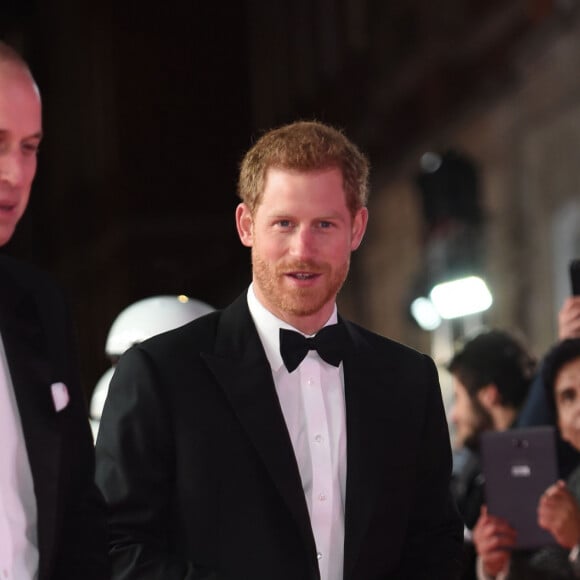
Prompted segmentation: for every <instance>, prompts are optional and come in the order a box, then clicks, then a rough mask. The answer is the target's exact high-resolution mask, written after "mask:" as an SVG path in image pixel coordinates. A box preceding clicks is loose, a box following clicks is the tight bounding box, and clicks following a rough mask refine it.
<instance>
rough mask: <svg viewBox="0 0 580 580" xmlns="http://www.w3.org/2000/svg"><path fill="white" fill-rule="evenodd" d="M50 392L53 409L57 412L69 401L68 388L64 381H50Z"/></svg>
mask: <svg viewBox="0 0 580 580" xmlns="http://www.w3.org/2000/svg"><path fill="white" fill-rule="evenodd" d="M50 392H51V393H52V402H53V403H54V409H55V411H56V412H57V413H58V412H59V411H62V410H63V409H64V408H66V406H67V405H68V402H69V399H70V397H69V395H68V389H67V388H66V385H65V384H64V383H52V385H50Z"/></svg>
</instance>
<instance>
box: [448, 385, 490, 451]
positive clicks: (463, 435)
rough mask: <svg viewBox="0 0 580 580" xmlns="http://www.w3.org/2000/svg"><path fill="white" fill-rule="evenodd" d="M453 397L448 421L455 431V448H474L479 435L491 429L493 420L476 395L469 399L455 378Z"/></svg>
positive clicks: (466, 392)
mask: <svg viewBox="0 0 580 580" xmlns="http://www.w3.org/2000/svg"><path fill="white" fill-rule="evenodd" d="M453 397H454V400H453V405H452V407H451V410H450V412H449V421H450V422H451V423H452V424H453V427H454V429H455V431H454V443H455V446H456V447H463V446H466V447H470V448H476V447H477V445H478V441H479V436H480V434H481V433H482V432H483V431H487V430H490V429H492V428H493V419H492V417H491V415H490V414H489V412H488V411H487V410H486V409H485V408H484V407H483V406H482V404H481V403H480V402H479V400H478V398H477V395H476V396H475V397H471V396H470V395H469V392H468V390H467V389H466V388H465V385H464V384H463V383H462V382H461V381H460V380H459V379H458V378H457V377H455V376H454V377H453Z"/></svg>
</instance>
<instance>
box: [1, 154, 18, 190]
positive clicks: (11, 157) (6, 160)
mask: <svg viewBox="0 0 580 580" xmlns="http://www.w3.org/2000/svg"><path fill="white" fill-rule="evenodd" d="M22 175H23V168H22V159H21V155H20V154H19V152H17V151H2V152H0V182H3V183H8V184H9V185H12V186H16V185H18V184H19V183H20V182H21V180H22Z"/></svg>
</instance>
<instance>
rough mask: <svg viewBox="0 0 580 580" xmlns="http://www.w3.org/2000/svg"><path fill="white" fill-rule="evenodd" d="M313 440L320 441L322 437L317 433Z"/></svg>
mask: <svg viewBox="0 0 580 580" xmlns="http://www.w3.org/2000/svg"><path fill="white" fill-rule="evenodd" d="M314 441H316V443H322V441H323V437H322V435H317V436H316V437H315V438H314Z"/></svg>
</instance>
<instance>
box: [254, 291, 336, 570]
mask: <svg viewBox="0 0 580 580" xmlns="http://www.w3.org/2000/svg"><path fill="white" fill-rule="evenodd" d="M248 306H249V309H250V313H251V315H252V318H253V320H254V323H255V325H256V328H257V330H258V335H259V336H260V340H261V341H262V345H263V346H264V350H265V351H266V357H267V358H268V362H269V363H270V366H271V368H272V376H273V378H274V384H275V387H276V392H277V394H278V398H279V400H280V405H281V407H282V413H283V415H284V419H285V421H286V427H287V428H288V433H289V434H290V439H291V441H292V446H293V448H294V454H295V455H296V460H297V462H298V469H299V471H300V478H301V480H302V487H303V489H304V495H305V497H306V504H307V506H308V512H309V514H310V522H311V525H312V531H313V534H314V539H315V542H316V550H317V555H318V565H319V568H320V576H321V580H342V577H343V559H344V502H345V493H346V419H345V403H344V374H343V369H342V363H341V364H340V366H339V367H334V366H332V365H330V364H328V363H326V362H324V361H323V360H322V359H321V358H320V357H319V356H318V353H317V352H316V351H309V352H308V354H307V355H306V357H305V359H304V360H303V361H302V362H301V363H300V365H299V366H298V368H297V369H295V370H294V372H292V373H289V372H288V371H287V369H286V367H285V366H284V363H283V362H282V356H281V355H280V328H286V329H290V330H295V331H297V329H295V328H292V326H290V325H289V324H288V323H286V322H284V321H282V320H280V319H278V318H277V317H276V316H274V315H273V314H272V313H271V312H269V311H268V310H267V309H266V308H265V307H264V306H263V305H262V304H261V303H260V302H259V301H258V299H257V298H256V295H255V293H254V290H253V286H250V288H249V289H248ZM336 322H337V312H336V306H335V308H334V311H333V313H332V316H331V317H330V318H329V320H328V321H327V323H326V325H329V324H336ZM326 325H325V326H326Z"/></svg>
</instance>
